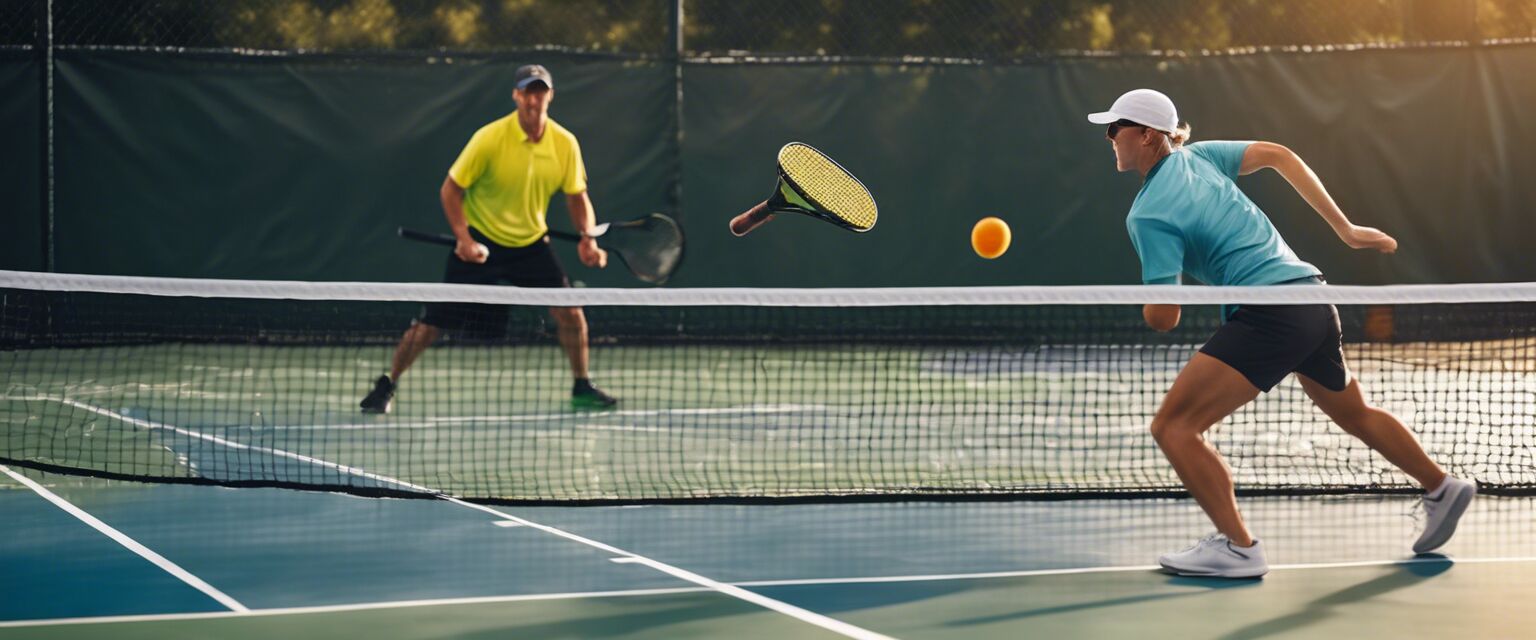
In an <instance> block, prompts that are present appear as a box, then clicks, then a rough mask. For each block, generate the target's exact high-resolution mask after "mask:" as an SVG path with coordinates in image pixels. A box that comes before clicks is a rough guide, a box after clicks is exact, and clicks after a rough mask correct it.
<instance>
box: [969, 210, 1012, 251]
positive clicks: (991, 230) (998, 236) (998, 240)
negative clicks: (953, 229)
mask: <svg viewBox="0 0 1536 640" xmlns="http://www.w3.org/2000/svg"><path fill="white" fill-rule="evenodd" d="M1012 242H1013V232H1012V231H1010V230H1008V223H1006V222H1003V221H1002V219H1000V218H995V217H987V218H982V219H981V220H979V221H977V222H976V226H974V227H971V248H972V249H975V250H976V255H978V256H981V257H983V258H986V259H988V260H991V259H993V258H996V257H998V256H1000V255H1003V253H1004V252H1006V251H1008V245H1009V244H1010V243H1012Z"/></svg>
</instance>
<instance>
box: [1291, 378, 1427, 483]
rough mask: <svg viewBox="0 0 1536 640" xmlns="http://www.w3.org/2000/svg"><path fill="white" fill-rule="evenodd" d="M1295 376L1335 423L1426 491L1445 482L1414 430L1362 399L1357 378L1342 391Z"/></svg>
mask: <svg viewBox="0 0 1536 640" xmlns="http://www.w3.org/2000/svg"><path fill="white" fill-rule="evenodd" d="M1296 379H1297V380H1300V381H1301V388H1302V390H1304V391H1306V392H1307V396H1308V397H1310V398H1312V402H1313V403H1315V404H1317V408H1319V409H1322V410H1323V413H1325V414H1327V415H1328V417H1329V418H1330V419H1332V420H1333V421H1334V423H1335V424H1337V425H1339V427H1340V428H1342V429H1344V431H1345V432H1347V433H1349V435H1352V436H1354V437H1356V438H1359V439H1360V441H1361V442H1364V443H1365V444H1366V446H1368V447H1370V448H1372V449H1374V450H1376V452H1377V453H1380V454H1381V455H1382V457H1385V458H1386V459H1387V461H1388V462H1391V463H1392V464H1394V465H1397V468H1399V469H1402V470H1403V471H1404V472H1406V473H1407V474H1408V475H1410V476H1412V477H1413V479H1414V480H1415V481H1417V482H1418V483H1419V486H1422V487H1424V490H1425V491H1433V490H1434V489H1435V488H1436V487H1439V486H1440V483H1441V482H1444V481H1445V471H1444V470H1443V469H1441V468H1440V465H1437V464H1435V462H1434V461H1433V460H1430V459H1429V455H1428V454H1426V453H1424V448H1423V447H1420V446H1419V442H1418V440H1415V439H1414V437H1413V433H1412V432H1410V431H1408V428H1407V427H1405V426H1403V423H1402V422H1400V421H1398V419H1397V417H1396V416H1394V415H1392V414H1390V413H1388V412H1386V411H1383V410H1381V409H1378V408H1376V407H1373V406H1371V405H1370V404H1368V403H1367V402H1366V401H1365V394H1364V393H1362V392H1361V391H1360V384H1359V382H1358V381H1355V380H1350V381H1349V385H1348V386H1346V387H1344V390H1343V391H1332V390H1329V389H1328V388H1327V387H1325V386H1323V385H1321V384H1319V383H1318V382H1317V381H1315V380H1313V379H1311V378H1308V377H1307V376H1305V375H1301V374H1297V376H1296Z"/></svg>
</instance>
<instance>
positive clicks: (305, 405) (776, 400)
mask: <svg viewBox="0 0 1536 640" xmlns="http://www.w3.org/2000/svg"><path fill="white" fill-rule="evenodd" d="M423 286H425V287H427V288H428V289H429V290H431V289H433V287H435V285H423ZM565 293H571V294H579V293H580V292H565ZM597 293H599V294H601V293H604V292H597ZM648 293H671V292H646V291H640V292H635V291H630V292H623V293H622V295H625V296H635V295H643V294H648ZM862 295H868V296H885V295H888V294H887V293H883V292H880V291H870V292H862V293H859V294H848V296H847V297H846V299H845V300H844V302H846V301H847V300H852V299H857V298H859V297H860V296H862ZM0 297H3V302H0V349H3V350H0V390H3V391H4V395H3V396H0V420H3V421H4V423H5V424H6V429H5V431H4V436H3V439H0V458H3V459H4V460H5V461H6V462H8V463H15V464H21V465H28V466H34V467H39V468H45V469H54V470H61V471H71V472H83V473H96V474H103V475H118V476H126V477H133V478H142V479H152V480H154V479H169V480H183V481H196V482H214V483H221V484H234V485H240V484H259V485H277V486H295V487H307V488H328V489H336V488H340V489H343V490H347V491H354V492H358V493H369V492H379V491H403V492H407V493H410V492H415V493H422V494H430V493H433V492H445V493H450V494H453V495H460V496H465V497H471V498H476V499H486V500H510V501H530V502H546V501H547V502H562V501H570V502H604V501H607V502H645V501H675V500H757V499H761V500H838V499H895V498H912V497H918V496H923V497H962V498H965V497H1004V496H1038V495H1053V496H1090V495H1106V494H1109V495H1161V494H1167V493H1168V492H1171V491H1176V490H1177V488H1178V486H1179V485H1178V481H1177V478H1176V477H1175V476H1174V474H1173V471H1172V470H1171V468H1170V467H1169V466H1168V464H1167V463H1166V461H1165V460H1164V459H1163V457H1162V455H1161V454H1160V453H1159V451H1158V449H1157V447H1156V444H1155V443H1154V441H1153V439H1152V438H1151V436H1150V435H1149V434H1148V431H1147V426H1148V424H1149V423H1150V421H1151V418H1152V415H1153V413H1154V412H1155V410H1156V409H1157V407H1158V404H1159V403H1160V402H1161V399H1162V397H1163V394H1164V393H1165V392H1166V390H1167V389H1168V388H1169V386H1170V384H1171V383H1172V381H1173V379H1174V377H1175V376H1176V375H1177V374H1178V372H1179V370H1180V369H1181V367H1182V366H1183V364H1184V363H1185V362H1186V361H1187V360H1188V359H1189V358H1190V357H1191V355H1192V354H1193V353H1194V351H1195V349H1196V348H1198V346H1199V345H1200V344H1201V343H1202V342H1203V341H1204V340H1205V338H1206V337H1208V336H1209V334H1210V333H1211V332H1212V331H1213V330H1214V328H1215V327H1216V326H1217V325H1218V324H1219V322H1220V319H1219V313H1218V312H1217V310H1216V308H1215V307H1204V306H1198V307H1196V306H1191V307H1186V309H1185V317H1184V321H1183V323H1182V324H1181V325H1180V326H1179V328H1178V329H1177V330H1175V331H1172V332H1169V333H1154V332H1152V331H1150V330H1147V329H1146V328H1145V327H1144V326H1143V324H1142V318H1141V309H1140V306H1139V305H1126V304H1103V305H1057V304H1051V305H1040V304H1003V305H958V306H956V305H950V304H932V305H930V304H924V303H922V302H921V301H917V302H902V303H898V304H894V305H893V306H875V307H828V306H814V305H812V306H742V305H739V304H735V305H730V306H677V305H671V304H667V303H665V301H664V300H663V301H660V302H658V303H657V304H644V305H639V306H609V305H602V304H588V305H586V317H587V318H588V321H589V324H590V342H591V344H592V349H591V361H592V373H593V379H594V381H595V382H596V383H597V384H598V385H599V386H601V387H602V388H604V389H605V390H607V391H608V392H610V393H613V394H614V395H616V396H618V397H619V398H620V399H621V400H620V404H619V406H618V408H617V409H615V410H610V411H585V410H577V409H574V408H573V407H572V402H571V373H570V366H569V362H568V360H567V356H566V353H564V352H563V351H562V349H561V347H560V346H559V345H558V331H557V329H556V326H555V324H554V323H553V321H552V320H551V318H550V315H549V313H548V311H547V309H548V307H549V306H551V305H550V303H547V302H541V303H538V304H514V305H510V306H509V305H481V306H477V307H474V308H475V309H476V310H477V311H476V312H475V313H474V314H472V315H471V317H470V319H469V322H468V323H466V325H465V326H464V327H460V328H456V330H450V331H448V332H447V335H446V336H445V337H443V338H442V339H440V340H439V341H438V342H437V344H436V345H435V346H433V347H432V348H430V349H429V350H427V351H426V352H425V354H424V355H423V356H422V357H421V358H420V360H419V361H418V362H417V363H416V364H415V366H414V367H412V368H411V369H410V370H409V372H408V373H407V374H406V375H405V376H404V377H403V378H402V379H401V380H400V385H399V388H398V390H397V393H396V395H395V399H394V400H395V404H394V411H393V412H392V413H390V414H388V415H364V414H362V413H360V412H359V406H358V403H359V400H361V399H362V398H363V396H364V394H365V393H366V392H367V391H368V390H369V389H370V388H371V386H372V384H373V381H374V380H375V379H376V378H377V377H378V376H380V375H381V374H382V373H384V372H385V371H387V370H388V369H389V365H390V362H391V357H392V355H393V354H394V352H395V347H396V343H397V341H398V340H399V338H400V336H401V334H402V333H403V332H404V330H405V329H406V327H407V326H409V325H410V323H411V320H412V318H413V317H416V316H418V314H419V309H420V306H421V305H420V304H419V303H417V302H408V301H338V300H314V301H303V300H288V299H239V298H234V299H222V298H197V297H163V296H144V295H129V294H108V293H60V292H39V291H23V290H15V289H11V290H3V291H0ZM770 297H771V296H770ZM568 304H575V303H574V302H572V303H568ZM1339 309H1340V313H1341V316H1342V318H1343V324H1344V336H1345V342H1346V346H1345V351H1346V354H1347V356H1348V358H1349V360H1350V364H1351V367H1352V369H1353V370H1354V372H1355V373H1356V375H1357V376H1358V379H1359V380H1360V381H1361V384H1362V385H1363V387H1364V389H1365V390H1366V394H1367V397H1368V398H1369V399H1370V401H1371V402H1373V403H1374V404H1376V405H1377V406H1380V407H1382V408H1384V409H1387V410H1389V411H1391V412H1393V413H1394V414H1396V415H1398V416H1399V417H1400V418H1401V419H1402V420H1403V421H1404V422H1405V423H1406V424H1407V425H1409V427H1410V428H1412V429H1413V430H1414V431H1415V432H1416V434H1417V435H1418V437H1419V438H1420V440H1421V442H1422V443H1423V445H1424V447H1425V448H1426V450H1427V451H1428V452H1429V453H1430V455H1431V456H1432V457H1433V458H1435V459H1436V460H1437V461H1438V462H1440V464H1442V465H1444V466H1445V467H1446V469H1447V470H1449V471H1450V472H1452V473H1455V474H1459V475H1462V476H1465V477H1470V478H1474V479H1476V480H1478V481H1479V482H1481V483H1483V484H1484V485H1485V486H1486V487H1488V488H1490V489H1492V490H1501V489H1502V490H1509V491H1517V490H1524V489H1528V488H1530V487H1533V486H1536V457H1533V451H1532V450H1531V445H1530V443H1531V442H1533V441H1536V440H1533V436H1536V304H1533V303H1529V302H1522V303H1494V304H1482V303H1479V304H1398V305H1390V306H1384V305H1349V304H1344V305H1340V307H1339ZM1210 441H1211V442H1212V443H1213V444H1214V445H1215V446H1216V447H1217V448H1218V449H1219V450H1221V451H1222V452H1223V454H1225V455H1226V456H1227V457H1228V460H1229V462H1230V463H1231V465H1232V468H1233V472H1234V475H1235V478H1236V480H1237V482H1238V484H1239V487H1240V489H1241V490H1242V491H1244V492H1249V493H1312V492H1329V493H1338V492H1353V491H1390V490H1405V489H1407V488H1409V486H1410V484H1411V483H1410V482H1409V480H1408V478H1407V477H1406V476H1404V475H1402V474H1401V473H1400V472H1399V471H1397V470H1395V469H1394V468H1393V467H1392V466H1391V465H1390V464H1388V463H1387V462H1386V461H1385V460H1383V459H1382V458H1381V457H1380V456H1379V455H1376V454H1375V453H1373V452H1372V451H1370V450H1369V449H1368V448H1367V447H1365V446H1364V445H1363V444H1362V443H1360V442H1359V441H1357V440H1355V439H1353V438H1352V437H1350V436H1348V435H1346V434H1345V433H1344V432H1343V431H1341V430H1340V429H1338V428H1337V427H1335V426H1333V425H1331V423H1330V422H1329V421H1328V419H1327V418H1326V417H1325V416H1323V415H1322V414H1321V413H1320V412H1319V411H1318V410H1317V409H1316V408H1314V407H1313V406H1312V404H1311V403H1310V401H1309V400H1308V398H1307V397H1306V395H1305V393H1304V392H1303V391H1302V390H1301V389H1300V388H1299V387H1298V386H1297V384H1296V383H1295V382H1294V381H1287V382H1285V383H1283V384H1282V385H1281V386H1280V387H1278V388H1276V389H1275V390H1274V391H1272V392H1270V393H1268V394H1265V395H1263V396H1262V397H1261V398H1260V399H1259V400H1258V401H1256V402H1254V403H1252V404H1250V405H1249V406H1248V407H1245V408H1244V409H1242V410H1241V411H1239V412H1238V413H1237V414H1235V415H1234V416H1233V417H1231V418H1230V419H1228V420H1227V421H1224V422H1223V423H1222V424H1220V425H1218V426H1217V427H1216V428H1215V429H1214V430H1213V431H1212V433H1211V435H1210Z"/></svg>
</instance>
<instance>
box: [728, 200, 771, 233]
mask: <svg viewBox="0 0 1536 640" xmlns="http://www.w3.org/2000/svg"><path fill="white" fill-rule="evenodd" d="M772 219H773V213H772V212H770V211H769V210H768V201H767V200H764V201H762V202H761V203H759V204H758V205H757V206H755V207H752V208H751V209H747V211H746V213H743V214H741V215H739V216H736V217H734V218H731V233H733V234H735V235H736V236H737V237H741V236H744V235H747V234H749V233H752V230H753V229H756V228H758V227H761V226H763V225H764V224H767V222H768V221H769V220H772Z"/></svg>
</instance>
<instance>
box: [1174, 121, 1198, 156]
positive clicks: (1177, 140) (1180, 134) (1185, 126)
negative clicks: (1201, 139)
mask: <svg viewBox="0 0 1536 640" xmlns="http://www.w3.org/2000/svg"><path fill="white" fill-rule="evenodd" d="M1193 131H1194V128H1193V127H1190V126H1189V123H1188V122H1184V121H1182V120H1180V121H1179V126H1178V128H1177V129H1174V130H1173V133H1172V134H1170V135H1169V136H1168V140H1169V141H1170V142H1172V143H1173V148H1175V149H1177V148H1179V147H1182V146H1184V143H1186V142H1189V134H1190V133H1191V132H1193Z"/></svg>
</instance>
